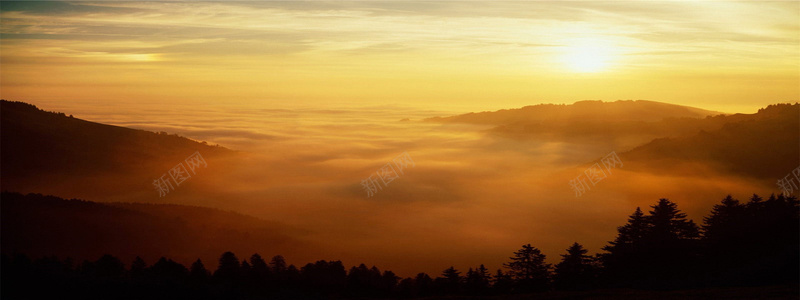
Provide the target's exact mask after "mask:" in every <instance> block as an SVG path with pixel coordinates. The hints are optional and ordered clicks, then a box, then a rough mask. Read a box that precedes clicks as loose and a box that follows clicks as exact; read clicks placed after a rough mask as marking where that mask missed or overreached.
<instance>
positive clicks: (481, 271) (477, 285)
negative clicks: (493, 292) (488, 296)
mask: <svg viewBox="0 0 800 300" xmlns="http://www.w3.org/2000/svg"><path fill="white" fill-rule="evenodd" d="M491 277H492V275H490V274H489V270H488V269H486V267H485V266H484V265H483V264H481V265H480V266H479V267H478V268H476V269H475V270H474V271H473V270H472V268H469V271H467V277H466V289H467V292H469V294H470V295H475V294H485V293H487V292H488V290H489V284H490V282H491Z"/></svg>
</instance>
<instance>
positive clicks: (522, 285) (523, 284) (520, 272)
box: [505, 244, 551, 292]
mask: <svg viewBox="0 0 800 300" xmlns="http://www.w3.org/2000/svg"><path fill="white" fill-rule="evenodd" d="M545 258H546V256H545V255H544V254H542V251H540V250H539V249H537V248H535V247H533V246H531V244H527V245H522V249H520V250H518V251H516V252H514V256H512V257H510V259H511V262H509V263H506V264H505V267H506V268H508V269H509V270H510V272H509V273H510V275H511V277H512V278H513V279H514V281H515V288H516V289H517V290H519V291H525V292H530V291H545V290H547V289H548V285H549V281H550V267H551V266H550V264H548V263H545Z"/></svg>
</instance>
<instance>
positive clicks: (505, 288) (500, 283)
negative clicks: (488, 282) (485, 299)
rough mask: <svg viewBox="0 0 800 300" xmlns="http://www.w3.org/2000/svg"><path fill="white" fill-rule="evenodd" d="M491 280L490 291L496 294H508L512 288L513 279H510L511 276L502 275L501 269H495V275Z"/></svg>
mask: <svg viewBox="0 0 800 300" xmlns="http://www.w3.org/2000/svg"><path fill="white" fill-rule="evenodd" d="M493 280H494V284H493V285H492V289H493V290H494V292H495V293H497V294H506V293H509V292H511V289H512V288H513V287H514V279H513V278H511V275H509V274H507V273H504V272H503V270H501V269H497V273H495V275H494V277H493Z"/></svg>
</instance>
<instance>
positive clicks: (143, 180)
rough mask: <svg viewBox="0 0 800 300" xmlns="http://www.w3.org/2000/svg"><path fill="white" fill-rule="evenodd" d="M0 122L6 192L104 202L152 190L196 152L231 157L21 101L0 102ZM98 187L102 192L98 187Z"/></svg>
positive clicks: (216, 150) (201, 145)
mask: <svg viewBox="0 0 800 300" xmlns="http://www.w3.org/2000/svg"><path fill="white" fill-rule="evenodd" d="M0 123H1V125H0V128H1V129H2V135H1V137H0V147H1V148H2V149H0V150H1V151H0V155H2V159H1V160H2V166H0V168H1V169H0V173H1V174H2V183H3V188H4V189H5V190H14V191H29V192H47V193H58V194H64V195H70V196H72V195H87V194H79V193H78V194H76V193H73V191H72V190H73V189H74V190H75V191H84V192H90V191H95V192H97V193H99V194H98V195H96V196H97V197H98V198H103V197H106V196H109V195H111V193H110V191H112V190H113V191H114V192H115V193H117V194H124V193H131V192H134V191H137V190H142V189H143V188H146V189H150V182H152V181H153V180H154V179H155V178H157V177H158V176H160V175H161V174H162V173H164V172H166V171H167V170H169V168H171V167H173V166H175V165H176V164H178V163H180V162H181V161H183V160H184V159H186V158H187V157H188V156H189V155H191V154H192V153H194V152H196V151H199V152H200V153H201V155H202V156H203V157H204V158H205V159H206V160H213V159H215V158H219V157H224V156H227V155H229V154H232V153H234V152H233V151H231V150H228V149H226V148H223V147H218V146H209V145H207V144H206V143H205V142H202V143H200V142H197V141H194V140H190V139H188V138H184V137H179V136H177V135H167V134H158V133H155V132H149V131H144V130H136V129H130V128H124V127H119V126H112V125H105V124H99V123H94V122H89V121H85V120H81V119H77V118H73V117H71V116H66V115H65V114H64V113H54V112H46V111H43V110H40V109H38V108H37V107H36V106H33V105H31V104H27V103H22V102H11V101H6V100H2V101H0ZM212 165H213V164H212ZM100 181H102V184H101V183H100ZM100 185H102V186H104V187H105V188H104V189H98V187H99V186H100ZM104 192H105V193H104Z"/></svg>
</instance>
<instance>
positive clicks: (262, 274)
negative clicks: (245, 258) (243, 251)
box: [250, 253, 271, 281]
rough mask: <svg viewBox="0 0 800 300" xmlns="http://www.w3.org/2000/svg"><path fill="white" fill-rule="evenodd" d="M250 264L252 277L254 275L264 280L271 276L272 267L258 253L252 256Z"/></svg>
mask: <svg viewBox="0 0 800 300" xmlns="http://www.w3.org/2000/svg"><path fill="white" fill-rule="evenodd" d="M250 265H251V270H252V272H251V273H252V274H251V277H254V278H255V279H256V280H258V281H264V280H266V279H267V278H268V277H269V275H270V273H271V271H270V267H269V266H268V265H267V262H266V261H264V259H263V258H261V255H258V253H255V254H253V255H252V256H250Z"/></svg>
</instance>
